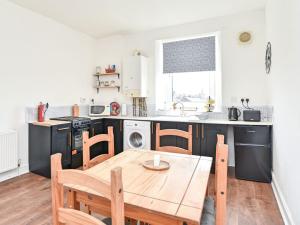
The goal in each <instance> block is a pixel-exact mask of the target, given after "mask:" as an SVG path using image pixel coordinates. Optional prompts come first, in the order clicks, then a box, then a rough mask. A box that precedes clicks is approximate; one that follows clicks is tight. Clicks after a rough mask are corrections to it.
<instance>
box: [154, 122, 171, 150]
mask: <svg viewBox="0 0 300 225" xmlns="http://www.w3.org/2000/svg"><path fill="white" fill-rule="evenodd" d="M158 123H160V129H161V130H165V129H177V123H176V122H165V121H163V122H156V125H157V124H158ZM155 127H157V126H155ZM155 132H156V129H155ZM155 138H156V133H155V134H154V139H155ZM155 144H156V141H155ZM155 144H154V149H155V147H156V146H155ZM160 146H177V138H176V137H175V136H162V137H161V138H160Z"/></svg>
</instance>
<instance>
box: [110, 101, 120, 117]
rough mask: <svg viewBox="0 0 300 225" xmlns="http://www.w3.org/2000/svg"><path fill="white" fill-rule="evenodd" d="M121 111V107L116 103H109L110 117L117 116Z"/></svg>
mask: <svg viewBox="0 0 300 225" xmlns="http://www.w3.org/2000/svg"><path fill="white" fill-rule="evenodd" d="M120 111H121V106H120V104H119V103H117V102H112V103H110V115H112V116H118V115H119V114H120Z"/></svg>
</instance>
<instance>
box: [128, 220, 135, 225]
mask: <svg viewBox="0 0 300 225" xmlns="http://www.w3.org/2000/svg"><path fill="white" fill-rule="evenodd" d="M129 224H130V225H137V220H135V219H129Z"/></svg>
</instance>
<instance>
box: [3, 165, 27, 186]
mask: <svg viewBox="0 0 300 225" xmlns="http://www.w3.org/2000/svg"><path fill="white" fill-rule="evenodd" d="M28 172H29V167H28V165H23V166H21V167H19V168H17V169H14V170H11V171H7V172H5V173H1V174H0V182H2V181H5V180H9V179H11V178H14V177H17V176H20V175H22V174H25V173H28Z"/></svg>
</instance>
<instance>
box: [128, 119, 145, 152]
mask: <svg viewBox="0 0 300 225" xmlns="http://www.w3.org/2000/svg"><path fill="white" fill-rule="evenodd" d="M123 143H124V150H127V149H132V148H135V149H151V129H150V122H149V121H135V120H124V141H123Z"/></svg>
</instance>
